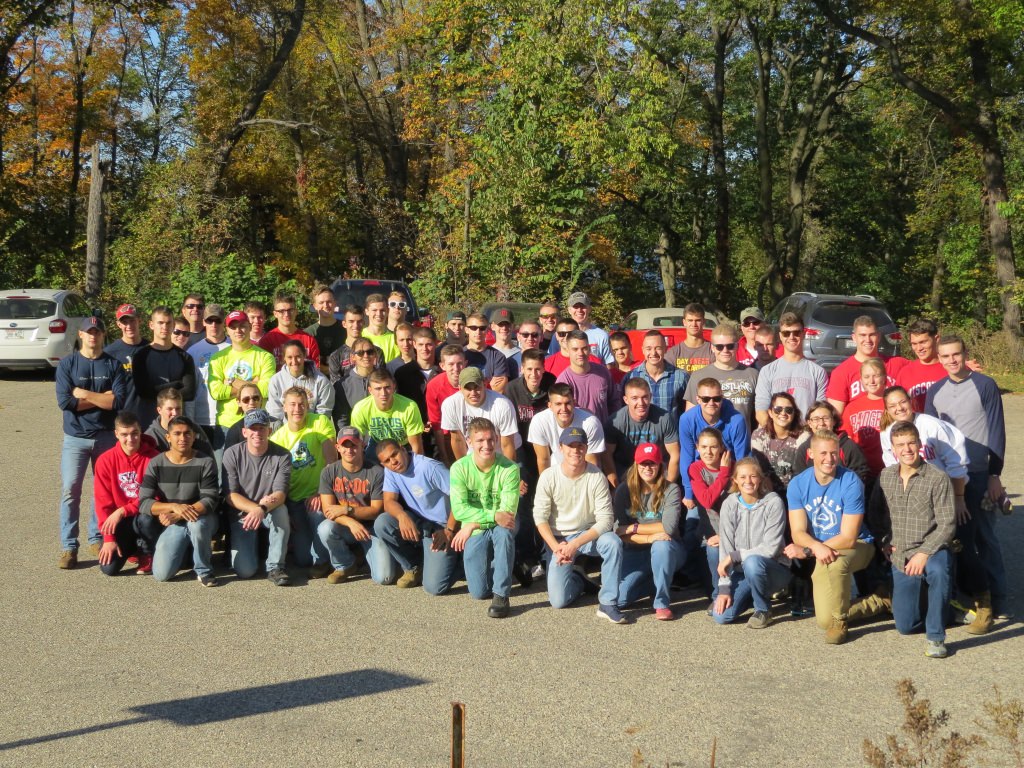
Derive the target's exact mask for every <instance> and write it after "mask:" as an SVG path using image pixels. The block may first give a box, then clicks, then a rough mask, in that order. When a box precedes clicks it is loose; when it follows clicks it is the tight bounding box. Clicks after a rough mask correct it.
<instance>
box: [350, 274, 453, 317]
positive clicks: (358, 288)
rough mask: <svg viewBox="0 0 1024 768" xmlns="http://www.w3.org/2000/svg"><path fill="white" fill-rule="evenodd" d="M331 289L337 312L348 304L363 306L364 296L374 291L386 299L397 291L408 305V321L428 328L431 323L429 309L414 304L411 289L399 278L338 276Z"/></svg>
mask: <svg viewBox="0 0 1024 768" xmlns="http://www.w3.org/2000/svg"><path fill="white" fill-rule="evenodd" d="M331 291H332V292H333V293H334V300H335V301H336V302H338V310H339V313H344V311H345V307H347V306H348V305H349V304H357V305H359V306H360V307H365V306H366V298H367V297H368V296H372V295H373V294H375V293H379V294H381V295H383V296H384V299H385V301H386V300H387V298H388V294H389V293H391V292H392V291H398V292H399V293H401V294H404V296H405V301H406V303H407V304H408V305H409V311H408V312H407V313H406V315H405V316H406V318H408V321H409V322H410V323H412V324H413V325H424V326H426V327H428V328H429V327H431V326H432V325H433V318H432V317H431V316H430V310H428V309H422V310H421V309H420V308H419V307H417V306H416V299H414V298H413V296H412V291H410V290H409V286H408V285H406V284H405V283H403V282H402V281H401V280H343V279H340V278H339V279H338V280H335V281H334V283H333V284H332V285H331Z"/></svg>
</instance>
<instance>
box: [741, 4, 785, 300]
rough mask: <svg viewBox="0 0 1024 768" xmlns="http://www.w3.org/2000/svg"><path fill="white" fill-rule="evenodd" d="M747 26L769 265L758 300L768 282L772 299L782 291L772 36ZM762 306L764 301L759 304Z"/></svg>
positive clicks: (764, 244)
mask: <svg viewBox="0 0 1024 768" xmlns="http://www.w3.org/2000/svg"><path fill="white" fill-rule="evenodd" d="M747 29H748V30H749V32H750V40H751V43H752V45H753V47H754V54H755V56H754V62H755V65H756V67H757V84H756V88H755V91H754V104H755V109H754V136H755V138H756V142H757V174H758V193H757V208H758V221H759V223H760V229H761V249H762V250H763V251H764V255H765V259H766V260H767V262H768V266H767V269H766V272H765V275H764V276H763V277H762V279H761V281H760V284H759V286H758V302H759V303H761V302H762V301H763V298H764V291H765V288H766V287H768V286H770V287H771V292H772V299H773V302H772V303H774V302H775V301H778V300H779V299H781V298H782V297H783V296H784V295H785V293H784V291H783V287H782V283H781V280H779V274H778V273H779V269H778V264H779V251H778V245H777V243H776V240H775V211H774V208H773V205H772V197H773V189H774V186H775V179H774V173H773V171H772V145H771V139H770V137H769V133H768V120H769V116H770V110H771V70H772V57H771V49H772V43H771V40H764V39H762V37H761V31H760V30H759V29H758V28H757V25H756V24H755V23H754V21H752V20H750V19H748V20H747ZM761 306H764V304H761Z"/></svg>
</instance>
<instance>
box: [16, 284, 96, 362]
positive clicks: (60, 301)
mask: <svg viewBox="0 0 1024 768" xmlns="http://www.w3.org/2000/svg"><path fill="white" fill-rule="evenodd" d="M90 315H92V309H91V308H90V307H89V305H88V304H87V303H86V302H85V299H83V298H82V297H81V296H79V295H78V294H77V293H73V292H71V291H61V290H57V291H55V290H50V289H37V288H33V289H28V290H8V291H0V368H12V369H31V368H43V369H46V368H56V367H57V364H58V363H59V362H60V361H61V358H63V357H66V356H67V355H69V354H70V353H71V351H72V350H73V349H74V348H75V341H76V340H77V338H78V328H79V326H80V325H81V323H82V320H84V319H85V318H86V317H89V316H90Z"/></svg>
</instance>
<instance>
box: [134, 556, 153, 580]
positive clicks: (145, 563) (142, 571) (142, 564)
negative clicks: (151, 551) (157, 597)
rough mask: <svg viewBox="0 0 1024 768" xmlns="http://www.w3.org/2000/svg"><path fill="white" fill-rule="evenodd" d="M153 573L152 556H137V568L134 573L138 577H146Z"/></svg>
mask: <svg viewBox="0 0 1024 768" xmlns="http://www.w3.org/2000/svg"><path fill="white" fill-rule="evenodd" d="M152 572H153V556H152V555H139V567H138V568H136V569H135V573H137V574H138V575H140V576H148V575H149V574H151V573H152Z"/></svg>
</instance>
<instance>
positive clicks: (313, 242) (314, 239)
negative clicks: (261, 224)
mask: <svg viewBox="0 0 1024 768" xmlns="http://www.w3.org/2000/svg"><path fill="white" fill-rule="evenodd" d="M288 138H289V139H291V142H292V150H293V152H294V155H295V199H296V201H297V203H298V207H299V214H300V215H301V216H302V229H303V231H304V232H305V233H306V250H307V252H308V253H307V256H308V258H309V262H310V263H311V264H317V265H319V261H320V229H319V227H317V223H316V217H315V216H314V215H313V211H312V210H311V209H310V207H309V198H308V196H307V194H306V185H307V184H308V183H309V176H308V173H309V170H308V168H307V166H306V149H305V147H304V146H303V144H302V134H301V133H300V132H299V129H298V128H293V129H292V130H290V131H288Z"/></svg>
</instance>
